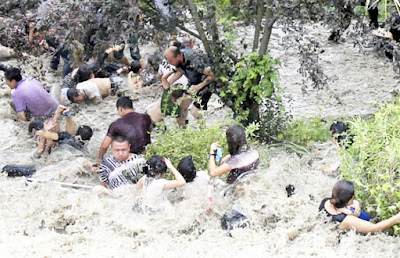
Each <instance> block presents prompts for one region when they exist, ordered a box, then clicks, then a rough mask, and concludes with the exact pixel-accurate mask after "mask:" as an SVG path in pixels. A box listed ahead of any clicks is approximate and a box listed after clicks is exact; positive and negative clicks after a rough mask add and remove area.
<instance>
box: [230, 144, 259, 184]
mask: <svg viewBox="0 0 400 258" xmlns="http://www.w3.org/2000/svg"><path fill="white" fill-rule="evenodd" d="M258 159H259V154H258V151H257V150H256V149H249V150H248V151H243V152H240V153H238V154H236V155H233V156H232V157H231V158H230V159H229V160H227V161H226V164H228V165H229V166H230V167H231V168H232V170H231V172H229V175H228V179H227V180H226V181H227V183H229V184H232V183H233V182H235V181H236V179H238V178H239V177H243V176H244V174H245V173H248V172H252V170H254V169H256V168H257V166H258Z"/></svg>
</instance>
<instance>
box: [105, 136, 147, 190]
mask: <svg viewBox="0 0 400 258" xmlns="http://www.w3.org/2000/svg"><path fill="white" fill-rule="evenodd" d="M129 151H130V144H129V142H128V140H127V139H126V138H125V137H124V136H117V137H116V138H114V139H113V141H112V143H111V152H112V155H110V156H109V157H107V158H105V159H104V160H103V162H102V163H101V164H100V168H99V174H100V181H101V184H102V185H103V186H106V187H108V188H110V189H114V188H116V187H118V186H120V185H124V184H128V183H133V184H135V183H136V182H137V181H138V179H139V178H138V176H139V173H142V172H143V166H144V165H145V164H146V159H145V158H143V157H142V156H141V155H137V154H133V153H130V152H129Z"/></svg>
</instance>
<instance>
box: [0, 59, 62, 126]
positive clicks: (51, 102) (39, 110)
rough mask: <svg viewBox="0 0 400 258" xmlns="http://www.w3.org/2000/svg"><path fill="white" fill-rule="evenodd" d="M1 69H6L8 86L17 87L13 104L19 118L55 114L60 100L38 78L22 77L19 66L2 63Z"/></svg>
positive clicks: (24, 119) (26, 119)
mask: <svg viewBox="0 0 400 258" xmlns="http://www.w3.org/2000/svg"><path fill="white" fill-rule="evenodd" d="M0 70H3V71H5V73H4V76H5V79H6V84H7V86H8V87H10V89H15V90H14V93H13V94H12V99H13V101H12V102H11V106H12V107H13V109H14V110H15V111H16V112H17V115H18V118H19V120H21V121H28V120H29V119H30V116H33V117H38V118H47V117H50V116H51V115H53V113H54V111H55V110H56V109H57V107H58V101H57V100H56V99H55V98H53V97H52V96H51V95H50V94H49V93H48V92H47V91H46V90H45V89H44V88H43V86H42V85H41V84H40V82H39V81H38V80H36V79H34V78H32V77H28V78H25V79H22V76H21V71H20V70H19V69H18V68H14V67H6V66H4V65H0Z"/></svg>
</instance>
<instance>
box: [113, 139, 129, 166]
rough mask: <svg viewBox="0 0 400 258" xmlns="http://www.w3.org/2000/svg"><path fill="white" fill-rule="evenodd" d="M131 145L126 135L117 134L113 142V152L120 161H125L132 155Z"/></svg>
mask: <svg viewBox="0 0 400 258" xmlns="http://www.w3.org/2000/svg"><path fill="white" fill-rule="evenodd" d="M130 148H131V145H130V144H129V142H128V139H126V137H125V136H121V135H120V136H117V137H115V138H114V139H113V141H112V143H111V152H112V154H113V156H114V158H115V159H116V160H118V161H125V160H127V159H128V158H129V156H130Z"/></svg>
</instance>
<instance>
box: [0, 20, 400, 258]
mask: <svg viewBox="0 0 400 258" xmlns="http://www.w3.org/2000/svg"><path fill="white" fill-rule="evenodd" d="M314 33H315V34H314V36H315V37H320V38H321V41H322V47H323V48H324V49H325V52H324V53H323V54H322V55H321V60H322V63H323V66H324V68H325V71H326V72H327V73H328V75H329V76H332V77H336V78H337V80H335V81H333V82H330V85H329V86H330V88H331V90H333V91H335V92H337V93H339V95H340V98H341V102H342V104H341V105H340V104H338V103H337V101H336V100H335V99H333V98H331V97H330V94H329V93H327V92H323V91H322V92H310V94H309V95H307V96H303V95H302V94H301V90H300V88H301V85H302V78H301V77H300V76H299V75H298V74H297V73H296V70H297V69H298V64H297V55H296V54H294V53H290V52H286V53H284V52H283V51H282V50H281V49H280V48H279V38H280V34H279V33H275V34H274V35H273V39H272V42H275V43H274V44H273V46H272V52H271V53H272V54H273V55H274V56H276V57H278V58H280V59H281V60H282V63H283V64H282V67H281V69H280V73H281V85H282V86H283V87H284V88H285V89H286V92H285V97H286V99H287V100H288V99H290V100H291V101H290V103H291V106H290V110H291V112H292V114H293V115H294V117H300V116H303V115H304V116H315V115H318V114H320V115H321V116H323V117H326V116H329V117H332V116H339V115H340V116H343V115H362V114H368V113H372V112H373V111H374V110H376V108H377V107H376V106H375V105H373V104H371V103H370V102H375V101H378V102H383V101H387V100H390V99H391V94H390V91H391V90H392V89H394V88H396V85H397V83H396V81H395V80H394V79H393V76H394V73H393V71H392V69H391V68H384V67H381V66H380V65H379V63H380V62H381V61H382V60H377V59H376V58H375V57H373V55H361V54H359V53H358V52H357V50H355V49H353V48H352V47H351V46H352V44H351V42H350V40H349V39H347V41H346V43H344V44H340V45H337V44H330V43H328V42H326V40H325V39H326V38H327V32H326V31H324V30H323V29H322V28H316V29H315V31H314ZM149 49H150V48H148V50H146V51H148V53H150V52H151V51H150V50H149ZM146 51H145V52H146ZM43 60H45V61H46V59H45V58H41V59H39V58H30V59H29V60H28V61H27V62H26V64H25V65H22V66H21V68H22V69H23V72H24V75H33V76H35V77H36V78H38V79H40V80H41V81H42V82H43V84H44V85H46V86H52V85H59V84H60V81H61V79H60V78H59V77H57V76H55V75H54V73H53V72H50V71H49V69H48V64H47V63H46V62H45V61H43ZM47 60H48V59H47ZM6 63H7V64H9V65H16V64H17V62H16V61H15V60H11V61H8V62H6ZM0 78H1V79H2V80H3V83H2V85H3V86H2V88H1V89H0V96H1V98H0V107H1V108H0V134H1V136H2V137H1V138H0V153H1V154H0V155H1V159H0V167H2V166H4V165H6V164H20V165H25V164H26V165H29V164H35V165H36V166H37V168H38V171H37V172H36V174H34V178H38V179H43V180H49V181H48V182H42V183H30V184H28V185H27V184H26V183H25V179H23V178H7V177H6V175H5V174H0V220H1V223H0V250H1V251H2V252H1V253H2V254H3V255H4V256H13V257H22V256H28V257H31V256H33V257H43V256H74V257H75V256H99V257H104V256H116V257H121V256H132V255H134V256H137V257H187V256H193V257H205V256H211V257H248V256H254V257H269V256H279V257H294V256H323V257H333V256H370V257H377V256H383V257H396V256H398V254H397V253H398V251H397V250H398V248H399V247H400V244H399V239H398V238H397V237H391V236H388V235H385V234H383V233H380V234H376V235H373V236H371V235H368V236H363V235H359V234H356V233H355V232H353V231H349V232H346V233H344V234H341V233H340V232H339V231H338V230H337V229H336V227H335V225H334V224H332V223H327V219H326V218H325V217H324V216H321V215H318V212H317V210H318V206H319V203H320V201H321V199H322V198H324V197H326V196H329V195H330V191H331V189H332V186H333V184H334V183H335V182H336V181H337V179H335V178H332V177H329V176H327V175H325V174H323V173H322V172H321V171H319V170H318V169H316V168H317V167H318V164H313V165H312V166H310V165H309V164H308V163H309V162H308V161H309V160H310V159H311V158H312V157H322V158H323V160H322V161H320V163H323V162H327V163H329V162H330V161H331V159H334V158H335V156H337V152H336V151H335V149H334V146H333V145H332V144H331V143H325V144H320V145H317V146H316V148H315V151H314V153H313V154H312V155H310V156H307V157H302V158H299V157H298V156H297V155H295V154H288V153H285V152H268V153H267V156H268V157H270V159H271V160H270V162H269V164H270V165H269V167H267V168H263V169H260V170H259V171H258V173H257V174H254V175H253V176H250V177H248V178H247V179H246V180H244V182H243V183H242V184H241V186H240V187H241V188H243V189H244V194H242V195H238V196H231V197H223V196H220V195H219V194H218V192H219V190H218V189H215V191H214V193H213V203H212V206H211V212H206V211H205V208H204V207H202V206H195V205H189V204H187V203H177V204H174V205H172V204H168V203H166V204H160V206H162V208H163V209H162V210H161V211H160V212H158V213H155V214H138V213H135V212H133V211H132V206H133V201H134V198H135V191H134V186H133V185H127V186H123V187H120V188H118V189H116V190H115V191H114V193H113V196H97V195H95V194H93V193H92V192H91V191H90V190H85V189H75V188H71V187H62V186H60V185H57V184H56V183H54V182H51V181H50V180H55V181H62V182H68V183H73V182H76V183H78V184H83V185H88V186H94V185H96V184H98V183H99V181H98V177H97V175H94V174H92V173H91V172H89V171H87V170H85V169H84V168H83V166H82V163H83V161H85V160H87V159H93V158H94V157H95V156H96V154H97V150H98V147H99V145H100V143H101V141H102V139H103V137H104V136H105V133H106V130H107V128H108V125H109V124H110V123H111V122H112V121H113V120H115V119H116V118H118V115H117V112H116V109H115V101H116V97H108V98H107V99H106V100H105V101H104V102H103V103H101V104H99V105H97V106H85V105H83V106H81V107H80V108H79V109H78V108H75V111H76V114H75V115H74V119H75V121H76V122H77V124H87V125H89V126H91V127H92V128H94V137H93V138H92V140H91V141H90V143H89V146H88V148H89V151H90V154H89V155H88V156H85V155H84V154H82V153H81V152H77V151H75V150H72V149H68V148H67V147H59V148H57V149H55V150H54V151H53V153H51V154H50V155H48V156H45V157H42V158H41V159H39V160H36V159H34V158H32V154H33V153H34V151H35V148H36V142H35V141H34V140H33V139H31V138H30V137H29V136H28V135H27V124H26V123H22V122H16V121H15V119H16V115H15V113H13V112H12V111H11V107H10V106H9V102H10V90H9V89H8V87H7V86H6V85H5V84H4V76H3V74H0ZM156 95H159V93H156V90H155V89H150V88H145V89H143V90H138V91H136V92H135V93H133V94H132V99H133V100H134V106H135V108H136V109H137V111H139V112H143V111H144V110H145V109H146V107H147V106H148V105H149V104H150V103H151V102H153V101H154V100H155V99H156ZM216 107H218V103H217V101H216V100H215V99H214V101H213V103H212V105H211V108H210V111H209V118H208V119H209V121H215V120H219V119H221V118H223V117H224V115H225V114H227V112H228V111H227V110H226V109H222V110H218V111H217V112H214V111H215V108H216ZM171 151H172V150H171ZM288 184H292V185H294V186H295V188H296V190H295V194H294V195H293V196H291V197H290V198H288V197H287V195H286V191H285V186H286V185H288ZM232 207H235V208H237V207H239V208H240V209H241V210H242V211H243V212H244V213H245V214H246V215H247V217H248V218H249V221H250V225H249V227H247V228H243V229H235V230H232V231H230V233H228V232H227V231H225V230H223V229H222V228H221V226H220V224H221V223H220V219H221V217H222V215H223V214H224V213H225V211H226V210H228V209H230V208H232Z"/></svg>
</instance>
